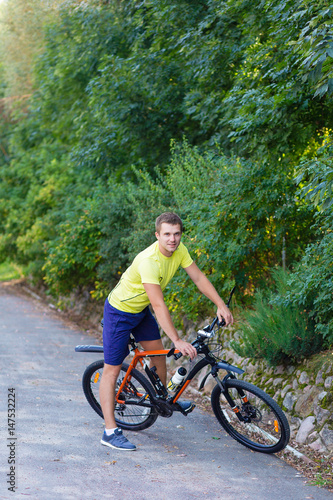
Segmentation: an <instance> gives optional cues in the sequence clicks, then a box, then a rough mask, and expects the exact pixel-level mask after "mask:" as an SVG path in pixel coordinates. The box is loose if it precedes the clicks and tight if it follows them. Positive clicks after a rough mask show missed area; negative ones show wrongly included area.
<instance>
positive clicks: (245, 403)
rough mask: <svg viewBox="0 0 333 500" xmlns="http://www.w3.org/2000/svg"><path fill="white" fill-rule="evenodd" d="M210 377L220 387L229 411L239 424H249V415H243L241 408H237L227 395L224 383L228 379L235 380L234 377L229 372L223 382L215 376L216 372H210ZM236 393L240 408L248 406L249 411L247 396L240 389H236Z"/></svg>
mask: <svg viewBox="0 0 333 500" xmlns="http://www.w3.org/2000/svg"><path fill="white" fill-rule="evenodd" d="M212 376H213V377H214V379H215V380H216V382H217V384H218V386H219V387H220V389H221V391H222V393H223V395H224V397H225V399H226V400H227V402H228V403H229V405H230V408H231V410H232V411H233V412H234V413H235V414H236V416H237V418H238V420H239V421H240V422H246V423H250V422H251V415H250V416H249V415H243V414H242V412H241V408H239V406H238V405H237V404H236V403H235V401H234V400H233V399H232V397H231V396H230V394H229V391H228V388H227V387H226V383H225V382H226V381H227V380H228V379H229V378H233V379H236V376H235V375H234V374H233V373H231V372H229V373H228V374H227V375H226V376H225V377H224V378H223V380H220V379H219V377H218V375H217V370H212ZM237 392H238V394H239V396H240V398H241V400H242V407H246V406H249V409H250V406H251V405H250V403H249V401H248V399H247V396H246V394H245V393H244V391H243V390H242V389H237Z"/></svg>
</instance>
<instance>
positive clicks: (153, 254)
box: [108, 241, 193, 313]
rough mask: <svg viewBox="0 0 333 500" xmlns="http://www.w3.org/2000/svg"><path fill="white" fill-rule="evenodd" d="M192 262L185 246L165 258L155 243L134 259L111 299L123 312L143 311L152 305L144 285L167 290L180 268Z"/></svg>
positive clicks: (112, 292) (112, 293)
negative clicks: (154, 285) (158, 286)
mask: <svg viewBox="0 0 333 500" xmlns="http://www.w3.org/2000/svg"><path fill="white" fill-rule="evenodd" d="M192 262H193V260H192V259H191V257H190V254H189V252H188V250H187V248H186V247H185V245H183V243H180V245H179V247H178V248H177V250H175V252H174V253H173V254H172V256H171V257H165V256H164V255H163V254H162V253H161V252H160V250H159V248H158V241H155V243H153V244H152V245H150V247H148V248H146V249H145V250H143V251H142V252H140V253H139V254H138V255H137V256H136V257H135V259H134V260H133V262H132V264H131V265H130V267H129V268H128V269H127V270H126V271H125V272H124V274H123V275H122V277H121V278H120V281H119V283H118V285H117V286H116V287H115V288H114V289H113V290H112V291H111V293H110V295H109V297H108V300H109V302H110V304H111V305H112V306H113V307H115V308H116V309H118V310H120V311H123V312H129V313H138V312H141V311H142V310H143V309H144V308H145V307H146V306H148V305H149V304H150V302H149V299H148V296H147V294H146V292H145V289H144V287H143V283H151V284H156V285H160V286H161V288H162V290H164V289H165V287H166V286H167V284H168V283H169V281H170V280H171V279H172V277H173V276H174V275H175V273H176V271H177V269H178V268H179V266H182V267H183V268H186V267H189V266H190V265H191V264H192Z"/></svg>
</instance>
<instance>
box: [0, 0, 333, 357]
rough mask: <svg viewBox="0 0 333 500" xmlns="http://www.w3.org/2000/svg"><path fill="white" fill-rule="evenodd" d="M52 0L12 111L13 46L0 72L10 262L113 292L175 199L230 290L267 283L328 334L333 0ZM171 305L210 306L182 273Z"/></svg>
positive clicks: (50, 282) (207, 261) (215, 277)
mask: <svg viewBox="0 0 333 500" xmlns="http://www.w3.org/2000/svg"><path fill="white" fill-rule="evenodd" d="M38 1H39V0H34V2H33V3H32V4H31V9H32V8H34V9H35V10H34V12H37V10H36V9H37V7H36V6H38ZM11 2H13V0H8V2H7V7H10V4H11ZM58 4H62V2H54V5H53V7H54V13H56V14H54V15H52V16H48V15H46V14H45V12H44V11H42V10H41V15H40V16H37V17H38V26H39V28H40V31H43V36H40V37H39V38H38V37H37V38H36V36H35V34H34V35H33V40H32V42H33V43H32V44H30V45H29V47H30V48H31V47H35V49H34V57H32V56H31V50H32V49H31V50H30V49H29V50H30V52H29V54H30V55H29V60H30V61H31V63H30V64H31V67H30V69H29V71H30V73H29V75H30V76H29V78H31V81H32V82H33V85H31V89H32V90H31V92H32V95H31V97H30V98H29V99H28V100H27V98H26V97H25V100H24V101H22V100H21V99H15V103H16V106H14V107H12V106H11V107H8V103H9V102H10V103H12V100H10V99H9V97H10V96H14V95H15V96H17V93H18V92H20V87H19V85H20V83H19V82H20V80H16V81H15V85H14V84H13V78H12V75H13V74H14V73H15V71H14V70H15V68H16V67H17V64H16V63H17V61H15V51H14V50H13V51H12V53H11V60H10V61H9V62H8V60H7V59H5V58H3V61H2V65H1V66H0V80H1V82H0V83H1V85H0V92H1V93H2V94H1V95H2V96H4V98H3V99H2V100H1V103H2V108H1V109H2V110H3V113H2V115H1V122H0V133H1V137H0V146H1V153H0V180H1V183H0V260H1V261H5V260H6V259H8V258H10V259H11V260H13V261H16V262H18V263H21V264H23V265H24V266H26V269H27V273H29V274H30V275H31V277H32V279H34V280H35V281H38V282H43V283H45V284H46V286H47V289H48V290H49V291H50V292H51V293H53V294H54V295H55V296H58V297H59V295H60V294H67V293H70V292H71V291H72V290H73V289H82V290H83V289H89V290H90V291H91V293H92V296H93V297H94V298H96V299H97V298H102V297H104V296H105V294H106V293H107V290H108V289H109V288H110V287H111V286H112V285H113V284H114V283H115V282H116V280H117V279H118V278H119V275H120V274H121V272H122V271H123V270H124V268H125V267H126V266H127V265H128V264H129V263H130V261H131V259H132V258H133V256H134V255H135V254H136V253H137V252H138V251H139V250H141V249H142V248H143V247H144V246H146V245H147V244H148V243H149V242H151V241H153V240H154V227H153V221H154V218H155V217H156V216H157V215H158V214H159V213H160V212H161V211H163V210H169V209H172V210H176V211H177V212H178V213H179V214H180V215H181V216H182V217H183V218H184V222H185V227H186V232H185V235H184V238H185V241H186V243H187V245H188V246H189V248H190V251H191V253H192V255H193V256H194V257H195V259H196V261H197V262H198V264H199V265H200V267H201V268H202V269H203V270H204V271H205V273H206V274H207V275H209V277H210V279H211V280H212V282H213V283H214V285H215V286H216V287H217V289H218V290H219V291H220V292H221V293H222V294H224V293H225V294H226V293H227V291H228V290H229V289H230V287H231V285H232V284H234V283H235V282H236V283H237V285H238V296H237V297H238V302H239V303H241V304H243V305H247V306H248V305H251V303H253V298H254V297H255V296H256V289H258V288H260V289H261V290H263V291H265V293H266V291H267V290H269V289H272V295H269V297H270V298H269V304H270V305H269V306H268V307H273V304H274V303H276V304H278V303H279V304H282V303H283V304H284V307H290V308H291V310H292V311H294V312H295V314H296V315H297V314H298V312H299V311H303V309H304V308H305V309H306V310H307V311H309V314H308V316H307V317H304V315H303V316H302V321H305V323H306V322H307V321H309V325H310V324H311V325H312V326H311V328H310V326H309V328H310V330H309V331H311V332H314V333H313V334H314V335H321V336H322V338H323V339H324V340H325V342H326V344H325V345H329V344H331V343H333V323H332V322H333V319H332V318H333V316H332V305H331V302H332V301H331V298H332V293H333V283H332V264H331V262H332V237H331V235H332V227H333V219H332V187H333V174H332V151H331V145H330V141H331V140H332V128H333V106H332V103H333V69H332V68H333V64H332V61H333V58H332V57H333V27H332V15H333V8H332V7H331V6H330V4H329V2H327V0H319V1H317V2H314V1H313V0H297V1H290V0H279V1H278V0H255V1H249V0H232V1H231V0H229V1H222V0H219V1H216V0H214V1H213V0H195V1H193V0H192V1H190V2H189V1H188V0H179V1H177V2H172V1H166V0H159V1H157V0H146V1H145V2H141V1H140V2H138V1H135V0H132V1H128V2H122V1H120V2H102V1H97V0H91V1H89V2H79V1H75V0H72V1H70V0H68V2H66V3H64V4H62V7H58ZM20 5H22V9H26V8H27V7H26V5H25V3H24V2H23V3H22V2H18V3H17V4H16V9H19V8H20V7H19V6H20ZM10 12H11V11H10V8H9V9H8V8H7V9H6V10H5V11H3V17H2V22H3V23H4V24H5V25H6V26H7V33H8V32H10V29H9V28H8V27H10V26H12V23H13V19H12V18H11V16H10ZM31 12H32V11H31V10H29V16H30V17H29V19H31V18H33V19H35V18H36V19H37V17H36V16H35V17H33V15H32V13H31ZM43 12H44V14H43ZM21 14H22V15H21V17H20V16H19V15H18V16H16V18H17V19H21V20H22V21H21V22H22V23H23V24H22V26H23V27H24V19H25V16H24V12H23V11H22V12H21ZM42 14H43V15H42ZM6 16H7V17H6ZM36 22H37V21H36ZM8 30H9V31H8ZM32 31H34V33H35V31H36V30H31V29H28V27H26V29H23V28H22V33H24V34H25V36H26V37H28V38H29V33H30V32H32ZM31 36H32V35H31ZM38 40H40V44H39V45H38ZM13 43H15V42H14V41H13ZM16 43H18V42H17V41H16ZM20 57H22V54H21V55H20ZM19 60H20V59H18V61H19ZM15 64H16V65H15ZM6 65H7V66H6ZM13 68H14V70H13ZM26 74H28V70H27V72H26ZM8 75H10V76H8ZM21 93H22V95H23V94H24V95H25V96H26V87H24V85H23V84H22V87H21ZM8 99H9V100H8ZM9 110H10V111H11V113H12V114H11V116H12V120H11V122H10V123H9V119H8V113H9ZM295 179H296V181H295ZM279 266H284V267H287V268H288V269H289V270H290V274H289V278H288V279H289V280H290V285H289V288H287V291H286V292H285V293H283V294H282V295H281V294H280V293H279V291H278V290H276V288H275V285H274V280H273V279H272V271H274V269H276V268H278V267H279ZM267 293H268V292H267ZM259 297H260V296H259ZM267 300H268V299H267ZM167 301H168V304H169V305H170V307H171V308H172V309H173V311H174V313H175V316H178V317H181V316H182V315H183V314H184V313H186V314H187V315H189V316H191V317H196V316H197V315H198V314H200V315H202V314H205V313H207V312H210V309H209V308H210V306H209V304H208V303H207V301H205V300H204V299H203V298H202V297H200V296H198V294H197V293H196V291H195V289H194V287H193V285H192V284H191V283H189V282H188V281H187V280H186V279H185V277H184V273H182V272H180V273H179V274H178V275H177V276H176V277H175V280H174V282H173V284H172V286H171V287H170V289H169V290H168V291H167ZM266 305H267V304H266V303H265V307H266ZM254 307H256V303H254ZM258 307H259V302H257V310H258ZM298 310H299V311H298ZM280 312H281V311H280ZM176 313H177V314H176ZM258 314H260V313H259V311H258ZM277 316H279V315H277ZM281 316H282V315H281ZM310 317H311V319H309V318H310ZM307 318H308V319H307ZM313 325H314V326H313ZM280 326H281V328H284V324H282V323H281V325H280ZM316 345H317V344H316ZM252 354H253V353H252ZM257 354H258V353H257ZM253 355H254V354H253Z"/></svg>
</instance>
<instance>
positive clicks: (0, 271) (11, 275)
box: [0, 262, 23, 282]
mask: <svg viewBox="0 0 333 500" xmlns="http://www.w3.org/2000/svg"><path fill="white" fill-rule="evenodd" d="M22 276H23V272H22V269H21V268H20V267H19V266H18V265H16V264H12V263H11V262H3V263H2V264H0V282H1V281H11V280H15V279H19V278H22Z"/></svg>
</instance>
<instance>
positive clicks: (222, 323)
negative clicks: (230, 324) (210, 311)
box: [217, 319, 226, 328]
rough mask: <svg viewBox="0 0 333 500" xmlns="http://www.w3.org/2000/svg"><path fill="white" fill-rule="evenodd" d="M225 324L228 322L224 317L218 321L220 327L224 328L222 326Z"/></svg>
mask: <svg viewBox="0 0 333 500" xmlns="http://www.w3.org/2000/svg"><path fill="white" fill-rule="evenodd" d="M225 324H226V323H225V321H224V319H222V321H219V322H218V323H217V326H218V327H219V328H222V326H225Z"/></svg>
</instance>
